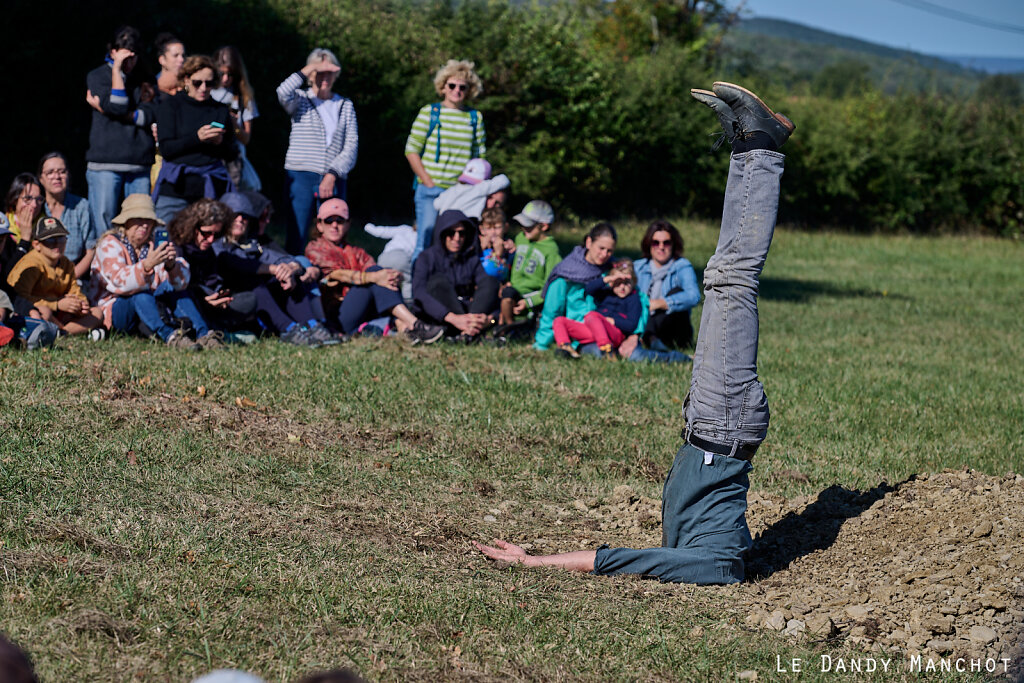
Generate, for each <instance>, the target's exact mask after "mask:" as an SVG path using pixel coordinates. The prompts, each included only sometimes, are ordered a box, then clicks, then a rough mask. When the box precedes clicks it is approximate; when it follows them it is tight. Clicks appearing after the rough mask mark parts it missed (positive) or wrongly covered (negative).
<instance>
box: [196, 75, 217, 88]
mask: <svg viewBox="0 0 1024 683" xmlns="http://www.w3.org/2000/svg"><path fill="white" fill-rule="evenodd" d="M216 82H217V81H215V80H213V79H212V78H211V79H210V80H208V81H204V80H202V79H200V78H193V79H192V87H193V88H195V89H196V90H199V88H200V87H202V86H204V85H205V86H206V89H207V90H209V89H210V88H212V87H213V86H214V84H215V83H216Z"/></svg>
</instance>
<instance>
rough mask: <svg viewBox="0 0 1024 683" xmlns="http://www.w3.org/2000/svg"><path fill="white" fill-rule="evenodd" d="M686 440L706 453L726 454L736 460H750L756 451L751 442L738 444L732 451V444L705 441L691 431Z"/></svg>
mask: <svg viewBox="0 0 1024 683" xmlns="http://www.w3.org/2000/svg"><path fill="white" fill-rule="evenodd" d="M688 441H689V442H690V443H691V444H692V445H693V446H695V447H697V448H699V449H701V450H702V451H707V452H708V453H717V454H718V455H728V456H730V457H733V458H736V459H737V460H751V459H753V457H754V453H757V446H753V445H751V444H740V445H739V446H737V447H736V452H735V453H734V452H733V448H732V446H729V445H727V444H722V443H714V442H712V441H705V440H704V439H702V438H700V437H699V436H697V435H696V434H694V433H693V432H690V438H689V439H688Z"/></svg>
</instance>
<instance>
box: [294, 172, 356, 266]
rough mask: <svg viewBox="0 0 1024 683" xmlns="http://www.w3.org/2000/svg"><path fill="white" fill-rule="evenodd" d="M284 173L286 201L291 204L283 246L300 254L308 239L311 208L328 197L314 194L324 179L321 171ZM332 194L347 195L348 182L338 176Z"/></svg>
mask: <svg viewBox="0 0 1024 683" xmlns="http://www.w3.org/2000/svg"><path fill="white" fill-rule="evenodd" d="M285 173H287V174H288V201H289V203H290V204H291V206H292V213H291V215H290V216H289V217H288V237H287V242H286V243H285V248H286V249H288V251H289V253H292V254H301V253H302V252H303V251H304V250H305V249H306V242H307V241H309V224H310V222H311V221H312V218H313V209H314V208H317V207H318V206H319V204H320V202H323V201H324V200H325V199H330V197H319V198H318V197H316V196H314V195H315V193H317V192H319V190H320V182H321V181H322V180H323V179H324V176H323V174H322V173H313V172H312V171H285ZM334 196H335V197H337V198H339V199H345V198H346V197H347V196H348V184H347V182H346V179H345V178H338V179H337V180H336V181H335V182H334Z"/></svg>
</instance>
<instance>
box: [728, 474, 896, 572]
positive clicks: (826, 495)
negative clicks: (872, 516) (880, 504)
mask: <svg viewBox="0 0 1024 683" xmlns="http://www.w3.org/2000/svg"><path fill="white" fill-rule="evenodd" d="M914 478H915V477H913V476H912V477H909V478H907V479H905V480H903V481H902V482H900V483H898V484H896V485H890V484H887V483H885V482H882V483H881V484H879V485H878V486H876V487H874V488H873V489H869V490H867V491H851V490H849V489H846V488H843V487H842V486H839V485H833V486H830V487H828V488H827V489H825V490H824V491H822V492H821V493H820V494H818V499H817V500H816V501H814V502H813V503H811V504H810V505H808V506H807V507H806V508H804V510H803V511H802V512H800V513H799V514H796V513H792V512H791V513H789V514H787V515H786V516H785V517H783V518H782V519H780V520H779V521H777V522H775V523H774V524H772V525H771V526H770V527H768V528H767V529H765V530H764V532H762V533H761V534H760V535H758V537H757V538H756V539H754V545H753V547H752V548H751V549H750V552H748V553H747V557H746V559H745V561H746V566H747V581H756V580H760V579H764V578H767V577H769V576H771V575H772V574H774V573H775V572H777V571H781V570H783V569H785V568H786V567H788V566H789V565H790V564H791V563H792V562H793V560H795V559H797V558H799V557H803V556H804V555H809V554H810V553H813V552H814V551H816V550H824V549H825V548H828V547H829V546H831V545H832V544H833V543H834V542H835V540H836V536H838V534H839V529H840V528H841V527H842V526H843V523H844V522H845V521H846V520H848V519H852V518H854V517H856V516H858V515H860V514H861V513H862V512H864V511H865V510H867V509H868V508H869V507H871V506H872V505H873V504H874V503H875V502H876V501H878V500H880V499H882V498H883V497H884V496H885V494H887V493H890V492H892V491H896V490H898V489H899V488H900V487H901V486H903V485H904V484H906V483H907V482H910V481H913V480H914Z"/></svg>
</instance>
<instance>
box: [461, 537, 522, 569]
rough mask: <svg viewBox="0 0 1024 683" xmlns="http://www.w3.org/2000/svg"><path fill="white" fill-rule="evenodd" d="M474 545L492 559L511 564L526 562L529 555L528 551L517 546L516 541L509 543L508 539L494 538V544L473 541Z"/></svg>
mask: <svg viewBox="0 0 1024 683" xmlns="http://www.w3.org/2000/svg"><path fill="white" fill-rule="evenodd" d="M473 545H474V546H476V549H477V550H479V551H480V552H482V553H483V554H484V555H486V556H487V557H489V558H491V559H492V560H497V561H498V562H508V563H509V564H525V563H526V558H527V557H529V555H527V554H526V551H525V550H523V549H522V548H520V547H519V546H517V545H516V544H515V543H509V542H508V541H502V540H501V539H498V538H496V539H494V545H493V546H490V545H484V544H483V543H477V542H476V541H473Z"/></svg>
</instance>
